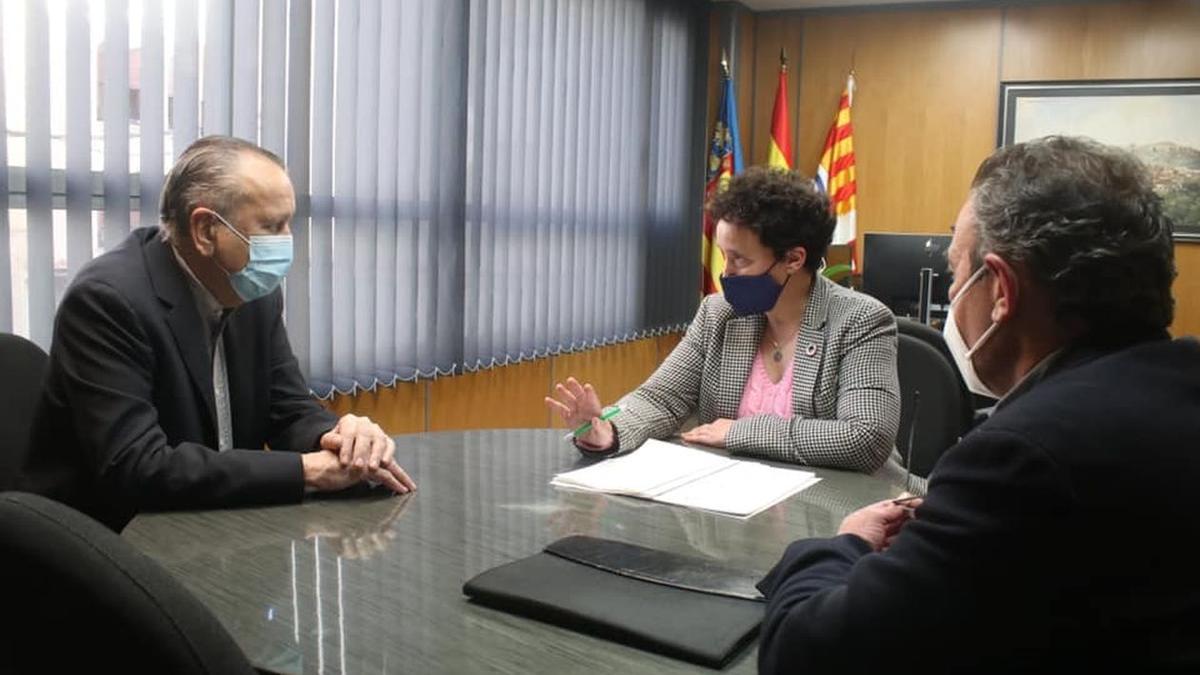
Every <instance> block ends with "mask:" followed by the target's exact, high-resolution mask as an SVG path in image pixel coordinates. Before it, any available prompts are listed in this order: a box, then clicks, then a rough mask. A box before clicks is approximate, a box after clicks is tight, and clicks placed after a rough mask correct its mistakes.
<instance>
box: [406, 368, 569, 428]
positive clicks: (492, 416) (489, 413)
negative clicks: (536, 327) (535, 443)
mask: <svg viewBox="0 0 1200 675" xmlns="http://www.w3.org/2000/svg"><path fill="white" fill-rule="evenodd" d="M549 389H550V360H549V359H535V360H533V361H526V362H524V363H516V364H512V365H508V366H499V367H496V368H489V369H488V370H481V371H478V372H474V373H467V374H464V375H455V376H453V377H442V378H438V379H436V380H433V381H432V382H431V383H430V384H429V402H428V405H429V430H430V431H446V430H452V429H514V428H543V427H546V426H547V425H548V424H549V422H550V415H549V412H548V411H547V410H546V405H545V403H544V402H543V401H542V398H543V397H544V396H545V395H546V393H547V392H548V391H549Z"/></svg>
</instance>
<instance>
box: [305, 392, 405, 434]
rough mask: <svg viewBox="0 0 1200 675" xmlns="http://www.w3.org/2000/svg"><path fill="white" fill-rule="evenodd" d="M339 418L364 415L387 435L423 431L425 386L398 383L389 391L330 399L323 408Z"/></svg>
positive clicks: (361, 393)
mask: <svg viewBox="0 0 1200 675" xmlns="http://www.w3.org/2000/svg"><path fill="white" fill-rule="evenodd" d="M327 407H328V408H329V409H330V410H332V411H333V412H334V414H336V415H338V416H339V417H340V416H342V415H345V414H347V413H353V414H355V415H365V416H367V417H370V418H371V419H372V420H374V421H375V422H376V423H377V424H379V426H381V427H383V430H384V431H386V432H387V433H389V434H392V435H395V434H408V433H413V432H417V431H424V430H425V383H424V382H398V383H397V384H396V385H395V386H392V387H382V386H381V387H377V388H376V389H375V391H373V392H372V391H363V392H359V393H358V394H355V395H354V396H342V395H337V396H334V398H333V401H331V402H330V405H329V406H327Z"/></svg>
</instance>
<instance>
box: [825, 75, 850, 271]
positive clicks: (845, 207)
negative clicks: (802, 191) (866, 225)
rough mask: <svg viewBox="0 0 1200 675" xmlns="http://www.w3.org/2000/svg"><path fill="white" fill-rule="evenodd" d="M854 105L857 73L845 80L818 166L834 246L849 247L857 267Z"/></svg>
mask: <svg viewBox="0 0 1200 675" xmlns="http://www.w3.org/2000/svg"><path fill="white" fill-rule="evenodd" d="M853 102H854V73H853V72H851V73H850V76H849V77H848V78H846V90H845V91H843V92H842V98H841V100H840V101H839V102H838V111H837V117H836V118H834V120H833V126H832V127H830V129H829V135H828V136H826V137H825V150H824V151H823V152H822V153H821V162H820V164H818V166H817V178H816V184H817V189H819V190H821V191H823V192H825V193H826V194H828V195H829V204H830V207H831V208H832V209H833V213H834V215H836V216H837V227H836V228H834V230H833V243H834V244H849V245H850V262H851V266H852V267H854V268H857V267H858V262H857V258H858V256H857V255H856V254H855V252H854V233H855V196H854V194H855V187H856V185H855V181H854V127H853V125H851V123H850V107H851V105H852V104H853Z"/></svg>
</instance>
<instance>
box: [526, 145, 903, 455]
mask: <svg viewBox="0 0 1200 675" xmlns="http://www.w3.org/2000/svg"><path fill="white" fill-rule="evenodd" d="M708 212H709V215H710V216H711V217H712V220H713V221H714V222H716V223H717V226H716V232H715V239H716V245H717V247H718V248H720V249H721V251H722V253H723V254H724V257H725V274H724V275H723V276H722V277H721V280H722V284H723V287H724V291H725V292H724V294H713V295H709V296H707V297H705V298H704V299H703V301H701V303H700V308H699V309H698V310H697V312H696V317H695V319H693V320H692V323H691V325H690V326H689V327H688V330H687V334H686V335H685V336H684V338H683V341H682V342H680V343H679V345H678V346H677V347H676V348H675V350H674V351H672V352H671V354H670V355H669V356H668V357H667V359H666V361H664V362H663V364H662V365H661V366H660V367H659V368H658V370H657V371H656V372H655V373H654V374H653V375H652V376H651V377H650V379H648V380H647V381H646V382H645V383H644V384H642V386H640V387H638V388H637V389H636V390H635V391H633V392H631V393H629V394H628V395H626V396H625V397H624V398H622V399H621V400H620V401H619V402H618V405H620V406H621V412H620V414H619V415H618V416H617V417H616V418H614V419H613V420H612V422H604V421H601V420H599V419H598V418H599V416H600V414H601V410H602V407H601V405H600V401H599V398H598V397H597V396H596V393H595V390H594V389H593V388H592V387H591V385H589V384H581V383H579V382H577V381H576V380H575V379H574V378H569V379H568V380H567V381H566V382H564V383H560V384H558V385H557V386H556V388H555V389H556V393H557V396H558V398H557V399H555V398H550V397H547V399H546V403H547V405H549V406H550V407H551V408H552V409H554V410H555V411H557V412H558V413H559V414H560V415H561V416H562V417H563V419H564V420H565V421H566V422H567V423H568V424H570V425H571V426H577V425H579V424H583V423H584V422H588V421H591V422H592V423H593V428H592V429H591V431H589V432H588V433H587V434H585V435H583V436H581V437H580V438H578V439H576V445H578V446H579V447H580V449H581V450H583V451H584V452H588V453H593V452H597V453H599V452H615V451H617V450H618V449H621V448H624V449H634V448H637V447H639V446H640V445H641V444H642V443H644V442H645V441H646V439H648V438H666V437H669V436H672V435H674V434H676V433H679V431H680V428H681V426H683V425H684V424H685V422H687V421H688V420H689V418H691V417H692V416H693V415H694V416H696V418H697V420H698V422H699V424H700V426H697V427H696V428H694V429H691V430H690V431H686V432H684V433H683V438H684V440H687V441H689V442H695V443H701V444H704V445H710V446H714V447H724V448H726V449H728V450H729V451H730V452H732V453H734V454H741V455H748V456H754V457H762V458H766V459H773V460H779V461H784V462H792V463H796V464H810V465H815V466H825V467H833V468H840V469H852V470H857V471H863V472H874V471H875V470H877V469H879V468H880V467H881V466H883V464H884V463H885V462H887V460H888V457H889V455H890V454H891V453H892V448H893V445H894V443H895V437H896V429H897V427H898V426H899V421H900V393H899V392H900V387H899V383H898V381H897V377H896V321H895V318H894V317H893V315H892V313H891V312H890V311H889V310H888V309H887V308H886V307H885V306H883V305H882V304H881V303H880V302H878V301H877V300H875V299H873V298H871V297H868V296H866V295H862V294H859V293H857V292H855V291H852V290H849V289H846V288H843V287H841V286H838V285H836V284H834V283H833V282H831V281H829V280H828V279H826V278H825V277H824V276H822V275H821V274H820V273H819V271H818V270H819V266H820V261H821V260H822V258H823V257H824V255H825V251H826V249H827V248H828V246H829V242H830V239H831V237H832V234H833V228H834V225H835V222H834V219H833V216H832V215H831V214H830V211H829V202H828V200H827V198H826V197H825V196H824V195H823V194H821V193H819V192H818V191H816V190H815V189H814V188H813V187H812V185H811V182H810V181H808V180H807V179H803V178H801V177H800V176H799V175H798V174H796V173H795V172H784V171H779V170H772V169H766V168H752V169H750V170H748V171H747V172H746V173H744V174H742V175H740V176H735V177H734V178H733V179H732V180H731V181H730V183H729V186H728V188H727V189H726V190H725V191H724V192H722V193H720V194H718V195H717V196H716V197H714V198H713V199H712V201H711V202H710V203H709V205H708ZM756 368H762V369H764V370H765V371H766V373H765V374H766V376H767V377H768V378H769V380H770V382H771V383H772V384H769V385H767V386H776V387H777V386H779V384H780V383H781V382H782V383H783V384H784V385H786V382H783V380H784V378H785V377H788V376H790V382H791V398H790V401H791V406H790V413H791V414H790V415H786V416H785V415H779V414H773V413H766V412H762V411H753V410H751V411H750V414H745V413H746V412H747V405H746V402H745V401H743V398H744V397H747V398H748V397H749V396H750V392H749V388H748V387H747V382H748V380H752V379H754V381H755V387H757V386H758V385H760V384H763V382H762V380H763V373H762V371H761V370H755V371H754V373H756V374H755V375H753V376H752V369H756ZM788 371H790V372H788ZM751 388H753V387H751ZM783 391H786V389H783ZM739 407H740V408H741V409H742V412H743V416H741V417H739ZM750 408H753V406H750Z"/></svg>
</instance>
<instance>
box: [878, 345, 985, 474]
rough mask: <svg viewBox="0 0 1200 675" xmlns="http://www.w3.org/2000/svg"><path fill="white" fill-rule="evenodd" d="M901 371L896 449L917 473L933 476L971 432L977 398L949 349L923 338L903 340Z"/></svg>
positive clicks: (898, 363)
mask: <svg viewBox="0 0 1200 675" xmlns="http://www.w3.org/2000/svg"><path fill="white" fill-rule="evenodd" d="M938 337H939V338H940V337H941V336H940V335H939V336H938ZM896 368H897V370H898V374H899V378H900V396H901V402H900V432H899V434H898V435H897V438H896V447H897V448H898V449H899V451H900V456H901V457H903V458H904V459H905V462H906V463H907V464H908V466H909V469H910V470H911V471H912V472H913V474H915V475H918V476H922V477H927V476H929V472H930V471H932V470H933V465H934V464H936V463H937V460H938V458H939V457H941V456H942V453H943V452H945V451H946V450H947V449H949V448H950V447H951V446H952V445H954V444H955V443H957V442H958V439H959V438H960V437H961V436H962V435H963V434H964V433H966V432H967V430H968V429H969V428H970V427H971V422H972V419H973V417H974V409H973V408H972V406H971V397H970V394H969V393H968V392H967V388H966V385H964V384H963V381H962V377H961V376H960V375H959V374H958V370H957V369H956V368H955V367H954V361H953V360H952V359H951V358H950V357H949V356H948V350H947V353H942V352H941V351H939V350H938V349H937V348H936V347H934V346H932V345H930V344H929V343H928V342H927V341H925V340H923V339H920V338H917V337H913V336H912V335H909V334H907V333H901V334H900V335H899V351H898V352H897V356H896Z"/></svg>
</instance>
